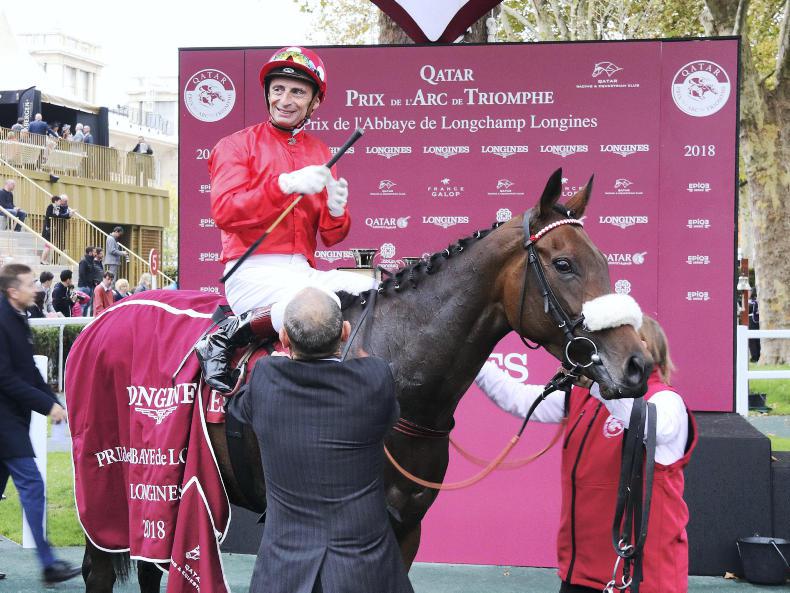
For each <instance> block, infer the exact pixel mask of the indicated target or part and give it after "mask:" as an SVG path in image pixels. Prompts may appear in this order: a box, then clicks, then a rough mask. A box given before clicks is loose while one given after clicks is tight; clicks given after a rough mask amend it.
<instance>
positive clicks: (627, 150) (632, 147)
mask: <svg viewBox="0 0 790 593" xmlns="http://www.w3.org/2000/svg"><path fill="white" fill-rule="evenodd" d="M601 152H612V153H614V154H619V155H620V156H621V157H627V156H628V155H630V154H634V153H636V152H650V145H649V144H601Z"/></svg>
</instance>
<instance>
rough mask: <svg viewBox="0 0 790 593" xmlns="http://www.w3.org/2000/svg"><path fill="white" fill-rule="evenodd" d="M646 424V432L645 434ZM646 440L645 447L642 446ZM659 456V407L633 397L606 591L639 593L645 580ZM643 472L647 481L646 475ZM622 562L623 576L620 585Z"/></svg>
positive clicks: (613, 526) (618, 491) (624, 446)
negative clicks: (644, 558) (645, 550)
mask: <svg viewBox="0 0 790 593" xmlns="http://www.w3.org/2000/svg"><path fill="white" fill-rule="evenodd" d="M645 426H647V435H645ZM643 443H644V446H643ZM655 457H656V406H655V404H651V403H650V402H646V401H645V400H644V398H639V399H635V400H634V405H633V407H632V408H631V417H630V419H629V423H628V430H627V431H626V434H625V437H624V438H623V452H622V462H621V466H620V483H619V485H618V487H617V505H616V507H615V513H614V523H613V524H612V545H613V546H614V551H615V553H616V554H617V560H616V561H615V563H614V569H613V570H612V579H611V580H610V581H609V582H608V583H607V585H606V587H605V588H604V593H614V592H615V591H624V590H625V589H628V588H629V587H630V588H631V593H639V584H640V583H641V582H642V549H643V548H644V545H645V540H646V539H647V524H648V519H649V518H650V501H651V498H652V494H653V475H654V470H655ZM643 472H644V480H643V479H642V478H643ZM621 562H622V565H623V566H622V577H621V578H620V584H617V576H618V568H619V565H620V563H621Z"/></svg>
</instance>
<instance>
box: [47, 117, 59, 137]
mask: <svg viewBox="0 0 790 593" xmlns="http://www.w3.org/2000/svg"><path fill="white" fill-rule="evenodd" d="M49 129H50V131H51V132H52V134H50V136H52V135H53V134H54V136H55V138H60V122H59V121H56V122H55V123H54V124H52V125H51V126H50V127H49Z"/></svg>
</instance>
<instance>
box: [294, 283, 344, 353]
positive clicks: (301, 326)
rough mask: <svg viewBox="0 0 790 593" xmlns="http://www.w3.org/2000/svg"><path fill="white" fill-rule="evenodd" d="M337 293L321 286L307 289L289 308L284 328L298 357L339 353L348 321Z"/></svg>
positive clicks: (300, 292)
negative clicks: (344, 321) (344, 319)
mask: <svg viewBox="0 0 790 593" xmlns="http://www.w3.org/2000/svg"><path fill="white" fill-rule="evenodd" d="M333 296H334V295H329V294H328V293H326V292H325V291H323V290H320V289H318V288H305V289H302V290H300V291H299V292H298V293H296V295H295V296H294V297H293V299H291V301H290V302H289V303H288V306H287V307H286V308H285V314H284V316H283V330H284V331H285V333H286V335H287V341H288V342H290V347H291V352H292V354H294V355H295V357H296V358H301V359H316V358H328V357H332V356H336V355H337V354H338V353H339V351H340V342H341V339H342V337H343V333H344V331H343V330H344V323H343V316H342V314H341V313H340V305H339V304H338V302H337V300H336V299H337V297H335V298H334V299H333V298H332V297H333Z"/></svg>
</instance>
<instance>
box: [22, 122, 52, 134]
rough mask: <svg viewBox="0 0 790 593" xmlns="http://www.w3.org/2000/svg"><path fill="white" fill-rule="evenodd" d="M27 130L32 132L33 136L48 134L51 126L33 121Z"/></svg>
mask: <svg viewBox="0 0 790 593" xmlns="http://www.w3.org/2000/svg"><path fill="white" fill-rule="evenodd" d="M27 129H28V130H30V133H31V134H46V133H47V130H49V126H48V125H47V122H45V121H43V120H42V121H36V120H33V121H31V122H30V124H28V126H27Z"/></svg>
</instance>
